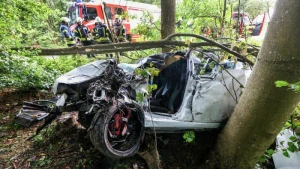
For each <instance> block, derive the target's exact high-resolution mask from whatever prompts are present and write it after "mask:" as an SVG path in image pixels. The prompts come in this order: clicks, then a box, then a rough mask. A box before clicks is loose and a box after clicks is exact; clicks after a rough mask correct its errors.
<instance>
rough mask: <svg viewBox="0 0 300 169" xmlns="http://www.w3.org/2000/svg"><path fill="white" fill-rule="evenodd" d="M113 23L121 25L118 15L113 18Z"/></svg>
mask: <svg viewBox="0 0 300 169" xmlns="http://www.w3.org/2000/svg"><path fill="white" fill-rule="evenodd" d="M115 24H117V25H121V24H122V22H121V19H120V17H119V16H118V15H117V16H116V18H115Z"/></svg>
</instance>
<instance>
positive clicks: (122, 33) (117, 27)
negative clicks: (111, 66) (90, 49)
mask: <svg viewBox="0 0 300 169" xmlns="http://www.w3.org/2000/svg"><path fill="white" fill-rule="evenodd" d="M113 30H114V34H115V35H116V41H117V42H126V29H125V27H124V25H123V23H122V21H121V19H120V17H118V16H117V17H116V19H115V23H114V25H113Z"/></svg>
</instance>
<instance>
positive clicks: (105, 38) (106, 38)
mask: <svg viewBox="0 0 300 169" xmlns="http://www.w3.org/2000/svg"><path fill="white" fill-rule="evenodd" d="M96 40H97V41H98V40H101V41H102V40H109V39H108V37H103V38H97V39H96Z"/></svg>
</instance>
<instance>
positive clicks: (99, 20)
mask: <svg viewBox="0 0 300 169" xmlns="http://www.w3.org/2000/svg"><path fill="white" fill-rule="evenodd" d="M99 22H100V23H102V22H103V21H102V19H100V17H99V16H97V17H96V18H95V23H99Z"/></svg>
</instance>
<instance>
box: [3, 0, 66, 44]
mask: <svg viewBox="0 0 300 169" xmlns="http://www.w3.org/2000/svg"><path fill="white" fill-rule="evenodd" d="M0 6H2V8H1V9H0V17H1V18H2V19H1V20H0V27H1V29H0V44H1V48H2V49H7V48H9V47H21V46H32V45H42V46H49V45H50V44H52V42H53V41H54V40H57V36H58V33H57V32H58V30H57V29H58V18H59V17H60V15H62V14H63V13H64V12H62V11H60V10H58V9H54V8H50V7H49V6H47V5H46V4H45V3H43V2H40V1H35V0H27V1H23V0H14V1H9V0H3V1H0ZM49 18H52V20H53V21H52V22H51V23H50V21H49ZM54 21H56V22H54Z"/></svg>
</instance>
